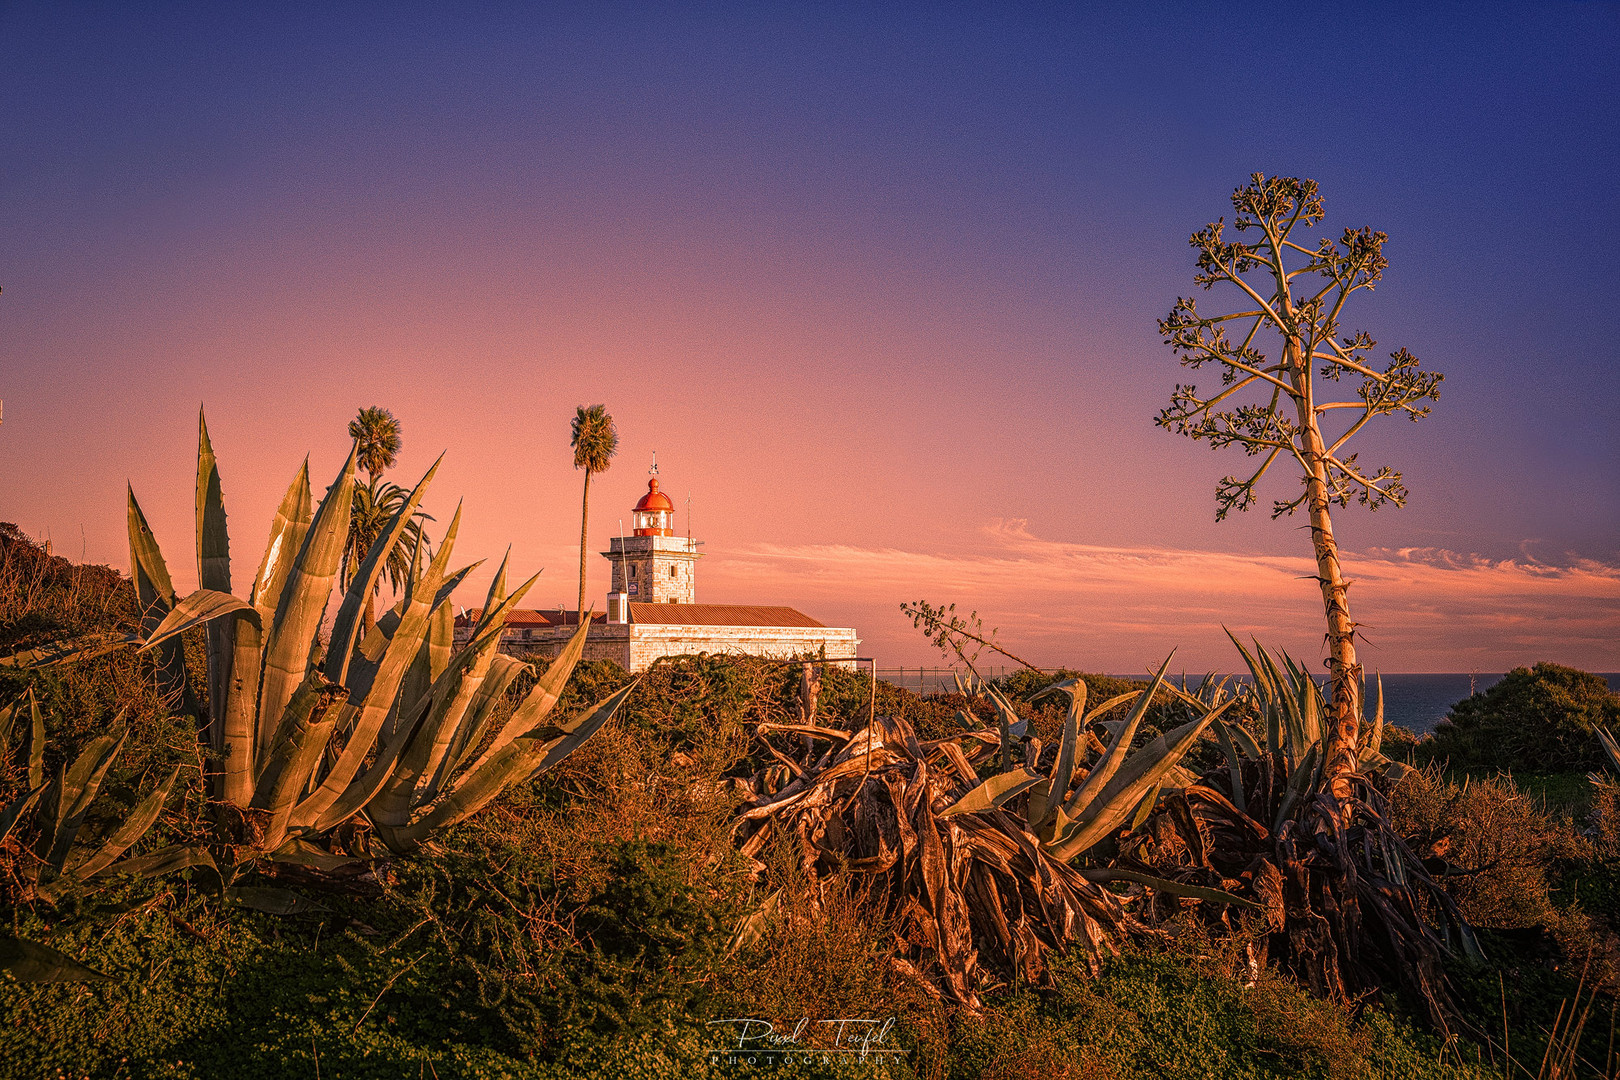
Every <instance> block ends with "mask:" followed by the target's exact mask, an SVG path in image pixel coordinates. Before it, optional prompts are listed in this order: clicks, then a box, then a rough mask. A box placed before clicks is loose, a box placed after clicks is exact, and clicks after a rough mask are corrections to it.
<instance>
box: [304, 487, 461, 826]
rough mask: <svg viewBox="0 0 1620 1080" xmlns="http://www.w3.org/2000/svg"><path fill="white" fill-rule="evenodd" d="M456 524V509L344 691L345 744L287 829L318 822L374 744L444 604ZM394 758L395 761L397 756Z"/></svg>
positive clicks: (350, 812) (342, 794)
mask: <svg viewBox="0 0 1620 1080" xmlns="http://www.w3.org/2000/svg"><path fill="white" fill-rule="evenodd" d="M459 519H460V510H459V508H458V510H457V512H456V517H455V518H452V519H451V523H450V529H449V531H447V532H446V534H445V540H444V542H443V543H442V544H440V545H439V550H438V552H437V553H436V554H435V555H434V558H433V562H432V563H431V564H429V566H428V568H427V571H426V573H424V574H423V575H422V576H421V577H420V578H419V579H417V581H416V582H415V583H414V584H415V587H414V589H413V591H412V593H411V594H410V595H409V596H407V597H406V598H405V599H404V600H403V601H402V603H404V604H405V608H404V611H403V612H402V614H401V618H400V622H399V625H398V626H397V627H396V628H395V630H394V633H393V636H392V637H391V638H389V640H388V645H387V648H386V650H385V651H384V653H383V655H382V657H381V661H380V663H379V664H378V665H377V667H376V669H375V670H374V671H372V672H370V673H369V674H370V678H369V679H368V681H367V682H366V684H365V685H364V686H351V687H350V688H349V700H348V702H347V703H346V706H345V708H346V710H348V711H347V714H346V715H345V716H344V717H343V718H342V719H343V722H344V723H345V724H347V723H349V722H351V721H352V723H353V728H352V730H351V731H350V733H349V737H348V741H347V742H346V743H345V744H344V747H343V751H342V753H341V754H339V755H338V759H337V762H336V763H335V764H334V765H333V767H332V768H331V770H330V771H329V772H328V773H327V774H326V776H325V778H323V779H322V781H321V783H320V785H319V786H318V787H317V788H316V789H315V791H314V792H312V793H311V794H310V795H309V797H308V798H306V799H305V800H304V801H303V802H301V803H300V804H299V805H298V806H297V808H296V810H295V812H294V813H293V815H292V816H291V817H290V819H289V821H290V823H291V824H292V825H295V826H299V827H308V826H310V825H313V824H314V823H315V822H317V821H319V820H321V818H322V817H323V815H325V814H326V813H327V812H328V811H329V810H331V809H332V807H333V806H335V805H336V804H337V802H338V800H339V799H340V798H342V797H343V796H344V794H345V793H346V791H347V789H348V788H349V786H350V785H351V783H352V782H353V780H354V778H355V776H356V775H357V774H358V773H359V771H360V767H361V766H362V765H363V764H364V763H365V760H366V756H367V755H368V754H369V753H371V751H372V748H373V747H374V746H375V745H376V742H377V737H378V734H379V733H380V732H381V731H382V727H383V724H384V722H385V721H386V720H387V718H388V712H389V709H390V708H391V707H392V706H393V704H394V702H395V700H396V699H397V697H398V694H399V688H400V683H401V681H402V680H403V678H404V676H405V672H406V670H407V669H408V668H409V667H410V665H411V663H412V662H413V661H414V659H415V657H416V655H417V652H418V651H419V649H420V648H421V645H422V642H423V640H424V639H425V638H426V636H427V633H428V624H429V620H430V617H431V614H432V611H433V608H434V605H435V604H440V605H442V604H443V603H444V602H445V600H444V599H442V598H441V586H442V585H443V582H444V574H445V569H446V567H447V566H448V565H449V562H450V557H451V554H452V552H454V550H455V539H456V528H457V525H458V523H459ZM395 758H396V760H397V754H396V755H395ZM374 793H375V792H373V794H374ZM368 801H369V797H368ZM363 805H364V802H362V803H360V804H359V805H355V806H353V808H352V809H350V810H349V811H348V814H347V815H345V816H346V817H352V816H353V815H354V814H355V813H357V812H358V811H359V809H360V807H361V806H363Z"/></svg>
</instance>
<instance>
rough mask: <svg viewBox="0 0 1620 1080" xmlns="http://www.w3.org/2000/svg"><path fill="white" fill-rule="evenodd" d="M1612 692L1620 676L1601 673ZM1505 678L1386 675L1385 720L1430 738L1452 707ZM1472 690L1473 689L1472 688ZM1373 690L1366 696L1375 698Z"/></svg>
mask: <svg viewBox="0 0 1620 1080" xmlns="http://www.w3.org/2000/svg"><path fill="white" fill-rule="evenodd" d="M1600 674H1601V675H1602V677H1603V678H1604V679H1607V680H1608V683H1609V689H1610V690H1615V691H1620V674H1617V673H1615V672H1601V673H1600ZM1501 678H1502V674H1501V673H1500V672H1498V673H1496V674H1491V675H1479V674H1475V675H1467V674H1463V675H1385V676H1384V721H1385V722H1386V723H1390V724H1399V725H1400V726H1401V727H1403V728H1406V729H1407V730H1408V731H1415V732H1417V733H1418V734H1419V735H1427V734H1428V733H1429V732H1431V731H1433V730H1434V726H1435V725H1436V724H1438V723H1439V722H1440V721H1441V720H1443V719H1445V716H1446V713H1447V712H1449V711H1450V710H1451V707H1452V706H1453V705H1455V704H1456V703H1457V702H1459V701H1461V700H1462V699H1463V698H1465V697H1467V696H1468V695H1469V694H1470V693H1477V692H1481V691H1484V690H1489V689H1490V688H1491V687H1493V686H1495V685H1496V684H1497V683H1498V682H1499V681H1500V680H1501ZM1470 687H1472V689H1470ZM1372 692H1373V690H1372V687H1371V686H1368V688H1367V693H1368V696H1369V697H1370V696H1371V695H1372Z"/></svg>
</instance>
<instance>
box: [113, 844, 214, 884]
mask: <svg viewBox="0 0 1620 1080" xmlns="http://www.w3.org/2000/svg"><path fill="white" fill-rule="evenodd" d="M192 866H206V867H207V868H208V869H210V870H212V871H213V872H214V873H215V874H216V875H217V874H218V873H219V867H218V866H216V865H215V864H214V857H213V856H212V855H210V854H208V849H207V848H205V847H201V846H196V845H191V844H175V845H174V846H172V847H166V848H164V849H163V850H161V851H154V852H153V853H152V854H150V855H140V856H137V857H136V858H133V859H125V860H124V861H122V862H116V863H113V864H112V865H111V866H110V867H108V868H107V870H106V873H108V874H113V875H116V874H133V875H135V876H136V877H147V878H151V877H161V876H163V875H164V874H172V873H175V872H176V871H179V870H185V869H187V868H188V867H192Z"/></svg>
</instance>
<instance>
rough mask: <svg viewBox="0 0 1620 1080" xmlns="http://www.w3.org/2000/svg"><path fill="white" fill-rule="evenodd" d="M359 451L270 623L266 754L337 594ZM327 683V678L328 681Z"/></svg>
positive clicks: (329, 494)
mask: <svg viewBox="0 0 1620 1080" xmlns="http://www.w3.org/2000/svg"><path fill="white" fill-rule="evenodd" d="M355 453H356V451H354V450H351V451H350V452H349V457H348V459H347V460H346V461H345V462H344V463H343V469H342V470H341V471H340V472H339V473H338V476H337V479H336V480H334V481H333V482H332V486H331V487H330V488H328V489H327V491H326V496H325V497H324V498H323V499H321V505H320V508H319V509H318V510H317V511H316V512H315V518H314V520H313V521H311V522H310V526H309V531H308V533H307V534H306V535H305V536H304V544H303V546H302V547H301V548H300V549H299V551H298V556H297V557H296V558H295V559H294V560H293V562H292V566H291V568H290V569H289V570H288V573H287V583H286V584H285V585H284V586H282V590H281V598H280V600H279V601H278V602H277V603H276V614H275V617H274V618H273V619H272V620H271V621H270V622H269V623H268V624H266V631H265V642H264V676H263V681H262V682H261V684H260V689H259V695H260V697H259V725H260V726H259V732H260V735H261V741H260V744H259V748H260V750H261V751H266V750H268V749H269V746H268V745H266V743H265V742H264V741H263V739H262V736H263V735H264V732H265V730H266V728H267V727H270V725H275V724H279V723H280V722H281V719H282V712H283V710H284V709H286V708H287V707H288V703H289V702H290V701H291V700H292V697H293V694H294V692H295V691H297V690H298V688H299V687H300V686H301V685H302V684H303V683H304V682H305V681H306V679H305V676H306V673H307V672H308V669H309V662H310V649H311V646H312V644H313V643H314V642H315V639H316V634H317V633H318V631H319V630H320V625H321V615H322V613H323V612H325V610H326V603H327V600H328V599H330V597H331V595H332V583H333V582H334V581H335V580H336V579H337V572H338V563H339V561H340V560H341V559H342V557H343V542H344V538H345V537H346V536H347V534H348V529H349V511H350V509H351V504H352V502H353V497H352V496H353V492H354V460H355ZM325 681H326V680H325V679H324V678H323V680H322V682H323V683H324V682H325ZM270 730H272V731H273V730H274V728H273V727H270Z"/></svg>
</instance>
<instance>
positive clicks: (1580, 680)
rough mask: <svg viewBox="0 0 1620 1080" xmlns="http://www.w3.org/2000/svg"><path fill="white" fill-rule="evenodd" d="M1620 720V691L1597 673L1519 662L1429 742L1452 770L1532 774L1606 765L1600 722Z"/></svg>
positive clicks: (1461, 706) (1427, 751) (1429, 754)
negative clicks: (1528, 666)
mask: <svg viewBox="0 0 1620 1080" xmlns="http://www.w3.org/2000/svg"><path fill="white" fill-rule="evenodd" d="M1617 723H1620V694H1615V693H1614V692H1613V691H1611V690H1610V689H1609V686H1608V683H1606V682H1604V681H1603V679H1602V678H1600V677H1599V676H1597V675H1592V674H1590V673H1588V672H1585V671H1579V670H1577V669H1575V668H1570V667H1564V666H1562V665H1560V664H1547V663H1541V664H1537V665H1536V666H1535V667H1534V668H1522V667H1520V668H1514V669H1513V670H1512V671H1510V672H1508V673H1507V675H1505V676H1504V677H1503V678H1502V681H1501V682H1498V683H1497V684H1496V685H1495V686H1492V687H1491V688H1490V689H1489V690H1485V691H1483V692H1482V693H1478V694H1475V695H1473V696H1472V697H1469V698H1465V699H1464V700H1462V701H1459V702H1457V704H1455V705H1453V706H1452V707H1451V712H1450V714H1449V715H1448V716H1447V717H1446V718H1445V719H1444V720H1442V721H1440V723H1439V725H1438V726H1437V727H1436V728H1435V730H1434V737H1433V738H1431V739H1428V740H1426V741H1425V743H1424V744H1423V747H1422V750H1421V753H1422V755H1423V756H1424V757H1425V758H1427V759H1428V760H1446V761H1449V762H1450V766H1451V768H1453V769H1463V770H1468V771H1480V770H1502V771H1510V770H1513V771H1523V772H1534V773H1555V772H1570V771H1575V770H1586V769H1597V768H1602V767H1603V765H1604V763H1605V760H1606V759H1605V757H1604V754H1603V749H1602V747H1601V746H1600V745H1599V744H1598V740H1597V729H1598V728H1599V727H1604V726H1613V725H1615V724H1617Z"/></svg>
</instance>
